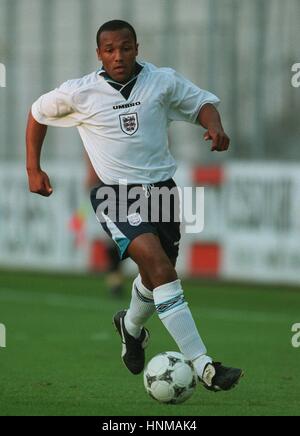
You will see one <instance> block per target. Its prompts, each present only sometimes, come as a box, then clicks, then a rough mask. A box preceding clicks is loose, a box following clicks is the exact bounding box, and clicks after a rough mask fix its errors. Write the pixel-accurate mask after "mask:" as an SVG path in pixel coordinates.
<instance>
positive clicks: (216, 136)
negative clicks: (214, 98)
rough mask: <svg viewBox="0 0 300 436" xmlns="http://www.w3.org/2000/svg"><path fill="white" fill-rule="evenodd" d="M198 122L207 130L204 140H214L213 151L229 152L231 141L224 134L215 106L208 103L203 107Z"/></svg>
mask: <svg viewBox="0 0 300 436" xmlns="http://www.w3.org/2000/svg"><path fill="white" fill-rule="evenodd" d="M198 121H199V123H200V124H201V126H202V127H204V128H205V129H207V131H206V132H205V133H204V139H205V140H206V141H208V140H212V144H211V151H226V150H228V148H229V142H230V139H229V137H228V136H227V135H226V133H225V132H224V129H223V126H222V122H221V117H220V114H219V112H218V110H217V109H216V108H215V106H214V105H213V104H210V103H207V104H204V105H203V106H202V108H201V109H200V112H199V115H198Z"/></svg>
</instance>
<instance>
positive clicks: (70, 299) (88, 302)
mask: <svg viewBox="0 0 300 436" xmlns="http://www.w3.org/2000/svg"><path fill="white" fill-rule="evenodd" d="M0 301H2V302H11V303H19V304H20V303H21V304H34V303H37V302H38V303H42V304H45V305H47V306H52V307H65V308H68V309H80V310H82V309H84V310H91V311H96V312H107V310H108V306H111V309H112V311H113V310H115V306H116V304H115V303H110V302H109V301H107V300H106V301H105V302H103V300H102V299H101V294H99V299H98V298H95V297H82V296H78V295H75V294H74V295H61V294H58V293H55V292H53V293H52V292H51V293H50V292H38V291H25V290H18V289H9V288H1V287H0ZM103 303H104V304H103ZM191 310H192V313H193V314H194V316H195V318H197V319H198V320H199V319H201V318H202V319H203V318H205V319H207V318H210V319H212V318H213V319H218V320H226V321H233V322H246V323H262V324H269V323H275V324H277V323H283V324H286V323H294V322H295V320H294V318H295V315H288V314H287V313H280V312H271V311H270V312H258V311H251V310H247V309H245V310H235V309H223V308H220V307H215V306H209V307H207V306H203V305H197V306H195V305H193V306H192V305H191ZM199 313H200V315H198V314H199ZM196 314H197V315H196Z"/></svg>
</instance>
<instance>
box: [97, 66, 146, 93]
mask: <svg viewBox="0 0 300 436" xmlns="http://www.w3.org/2000/svg"><path fill="white" fill-rule="evenodd" d="M143 68H144V67H143V65H141V64H139V63H138V62H136V64H135V73H134V75H133V77H132V78H131V79H130V80H128V82H127V83H120V82H116V81H115V80H113V79H112V78H111V77H110V76H109V75H108V74H107V72H106V71H105V69H104V67H103V66H102V67H100V68H99V70H97V74H98V75H99V76H101V77H103V78H104V80H105V81H106V82H107V83H109V84H110V85H111V86H112V87H113V88H114V89H116V90H117V91H119V92H120V93H121V94H122V96H123V97H124V98H125V99H126V100H128V98H129V97H130V94H131V91H132V89H133V87H134V85H135V83H136V81H137V78H138V75H139V74H140V72H141V71H142V69H143Z"/></svg>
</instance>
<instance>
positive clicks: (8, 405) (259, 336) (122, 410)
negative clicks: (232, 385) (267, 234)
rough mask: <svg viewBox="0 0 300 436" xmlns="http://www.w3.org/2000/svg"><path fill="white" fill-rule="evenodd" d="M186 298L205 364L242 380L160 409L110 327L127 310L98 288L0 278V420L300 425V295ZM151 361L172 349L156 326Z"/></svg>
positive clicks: (197, 293)
mask: <svg viewBox="0 0 300 436" xmlns="http://www.w3.org/2000/svg"><path fill="white" fill-rule="evenodd" d="M183 284H184V289H185V294H186V298H187V300H188V301H189V304H190V308H191V310H192V312H193V315H194V318H195V321H196V323H197V325H198V327H199V330H200V332H201V335H202V336H203V338H204V340H205V342H206V344H207V345H208V349H209V354H210V355H212V356H213V357H214V358H215V359H216V360H220V361H222V362H223V363H224V364H228V365H236V366H240V367H241V368H243V369H244V370H245V377H244V379H243V380H242V382H241V384H240V385H239V386H238V387H237V388H236V389H235V390H233V391H231V392H227V393H217V394H215V393H212V392H208V391H206V390H204V389H203V388H202V387H201V386H199V387H198V389H197V390H196V392H195V394H194V395H193V396H192V398H191V399H189V400H188V401H187V402H186V403H184V404H181V405H174V406H172V405H163V404H159V403H156V402H155V401H153V400H152V399H151V398H150V397H148V396H147V395H146V393H145V391H144V387H143V381H142V375H139V376H133V375H131V374H130V373H129V372H128V371H127V370H126V369H125V367H124V366H123V364H122V363H121V360H120V340H119V337H118V335H117V334H116V333H115V331H114V329H113V327H112V324H111V318H112V315H113V314H114V312H116V311H117V310H118V309H122V308H124V307H127V303H128V301H129V292H130V287H131V286H130V282H129V281H128V282H127V292H128V298H127V299H125V300H124V301H116V300H112V299H110V298H109V297H108V296H107V294H106V291H105V285H104V281H103V278H101V277H96V276H51V275H42V274H33V273H32V274H30V273H15V272H0V323H3V324H5V326H6V331H7V347H6V348H1V349H0V374H1V377H0V415H89V416H90V415H97V416H116V415H122V416H140V415H148V416H167V415H170V416H194V415H195V416H202V415H204V416H209V415H210V416H216V415H299V414H300V365H299V363H300V348H298V349H296V348H293V347H292V345H291V338H292V332H291V328H292V325H293V324H294V323H296V322H300V310H299V308H300V290H299V289H291V288H290V289H288V288H285V287H284V286H282V287H280V286H276V287H270V286H267V287H264V286H259V287H257V286H254V285H253V286H252V285H237V284H235V285H230V284H215V283H201V282H197V281H185V282H184V283H183ZM148 327H149V329H150V332H151V342H150V345H149V348H148V349H147V360H149V359H150V358H151V357H153V356H154V355H155V354H157V353H159V352H162V351H167V350H174V351H176V350H177V348H176V345H175V344H174V343H173V341H172V339H171V338H170V337H169V335H168V333H167V332H166V331H165V329H164V327H163V325H162V324H161V322H160V321H159V319H158V318H157V317H156V316H154V317H153V319H152V320H150V322H149V323H148Z"/></svg>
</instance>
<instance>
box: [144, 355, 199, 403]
mask: <svg viewBox="0 0 300 436" xmlns="http://www.w3.org/2000/svg"><path fill="white" fill-rule="evenodd" d="M197 380H198V378H197V375H196V372H195V370H194V367H193V364H192V362H190V361H189V360H187V359H186V358H185V357H184V355H183V354H181V353H177V352H175V351H166V352H165V353H161V354H158V355H157V356H155V357H153V358H152V359H151V360H150V361H149V363H148V365H147V366H146V368H145V370H144V385H145V388H146V391H147V392H148V394H149V395H150V396H151V397H152V398H153V399H154V400H156V401H158V402H160V403H168V404H178V403H183V402H184V401H186V400H187V399H188V398H190V397H191V395H192V394H193V392H194V390H195V388H196V386H197Z"/></svg>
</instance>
